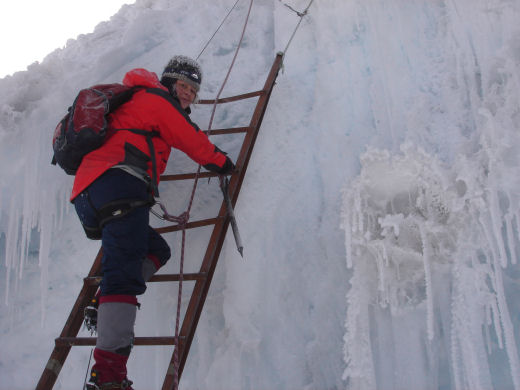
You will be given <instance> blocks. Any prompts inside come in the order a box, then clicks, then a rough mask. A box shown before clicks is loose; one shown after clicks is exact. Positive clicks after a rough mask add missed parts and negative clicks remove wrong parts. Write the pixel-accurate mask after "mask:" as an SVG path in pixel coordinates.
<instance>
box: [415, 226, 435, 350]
mask: <svg viewBox="0 0 520 390" xmlns="http://www.w3.org/2000/svg"><path fill="white" fill-rule="evenodd" d="M416 222H417V224H418V225H419V232H420V233H421V242H422V252H423V263H424V280H425V283H426V316H427V317H426V326H427V329H428V339H429V340H430V341H431V340H433V338H434V335H435V332H434V329H433V291H432V273H431V258H430V257H431V255H430V243H429V241H428V237H427V234H426V229H425V227H424V223H422V222H420V221H416Z"/></svg>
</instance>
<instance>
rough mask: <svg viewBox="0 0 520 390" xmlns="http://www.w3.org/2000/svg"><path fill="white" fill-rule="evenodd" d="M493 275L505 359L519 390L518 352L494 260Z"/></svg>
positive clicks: (500, 269) (502, 287)
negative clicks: (502, 333) (504, 346)
mask: <svg viewBox="0 0 520 390" xmlns="http://www.w3.org/2000/svg"><path fill="white" fill-rule="evenodd" d="M494 265H495V267H494V268H495V269H494V275H495V280H496V286H497V291H496V293H497V302H498V310H499V313H500V319H501V323H502V327H503V330H504V340H505V345H506V351H507V357H508V359H509V366H510V369H511V376H512V378H513V384H514V386H515V390H520V361H519V358H518V350H517V347H516V340H515V334H514V329H513V324H512V322H511V316H510V314H509V309H508V307H507V302H506V297H505V292H504V283H503V280H502V268H501V267H500V265H499V264H498V261H497V260H496V259H495V264H494Z"/></svg>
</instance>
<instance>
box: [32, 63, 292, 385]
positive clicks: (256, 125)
mask: <svg viewBox="0 0 520 390" xmlns="http://www.w3.org/2000/svg"><path fill="white" fill-rule="evenodd" d="M282 61H283V54H282V53H278V54H277V56H276V58H275V60H274V62H273V65H272V67H271V70H270V72H269V74H268V76H267V80H266V82H265V85H264V88H263V89H262V90H260V91H255V92H250V93H246V94H242V95H237V96H232V97H227V98H222V99H218V101H217V104H222V103H228V102H233V101H239V100H243V99H249V98H252V97H258V102H257V104H256V107H255V110H254V112H253V115H252V118H251V122H250V124H249V126H247V127H236V128H230V129H215V130H211V135H218V134H236V133H245V137H244V141H243V143H242V148H241V150H240V153H239V155H238V157H237V161H236V167H237V170H236V172H235V173H233V175H232V176H231V180H230V184H229V194H230V198H231V202H232V205H233V206H235V204H236V201H237V199H238V194H239V191H240V188H241V186H242V182H243V180H244V176H245V173H246V169H247V165H248V163H249V159H250V157H251V153H252V150H253V147H254V143H255V141H256V138H257V135H258V131H259V129H260V125H261V123H262V119H263V116H264V114H265V111H266V108H267V104H268V102H269V98H270V96H271V92H272V89H273V87H274V84H275V81H276V77H277V75H278V72H279V70H280V68H281V65H282ZM214 102H215V101H214V100H201V101H199V104H214ZM195 175H196V174H195V173H188V174H177V175H163V176H161V181H174V180H189V179H194V178H195ZM214 176H215V177H216V176H217V175H216V174H214V173H210V172H203V173H200V174H199V178H203V177H214ZM210 225H214V228H213V232H212V234H211V237H210V240H209V243H208V247H207V250H206V253H205V255H204V258H203V261H202V265H201V267H200V271H199V272H198V273H187V274H184V275H183V281H194V282H195V286H194V289H193V292H192V295H191V298H190V301H189V303H188V306H187V309H186V312H185V315H184V319H183V322H182V326H181V330H180V334H179V345H178V346H177V345H175V337H173V336H165V337H136V338H135V339H134V345H135V346H142V345H148V346H150V345H173V346H175V348H179V379H180V377H181V374H182V371H183V369H184V365H185V363H186V359H187V356H188V352H189V350H190V346H191V343H192V341H193V337H194V335H195V330H196V327H197V324H198V321H199V318H200V315H201V313H202V309H203V306H204V302H205V300H206V296H207V294H208V291H209V287H210V284H211V280H212V277H213V274H214V271H215V268H216V265H217V262H218V258H219V255H220V251H221V249H222V245H223V243H224V239H225V236H226V232H227V229H228V226H229V218H228V216H227V212H226V205H225V203H224V202H222V205H221V207H220V211H219V214H218V216H217V217H215V218H208V219H203V220H198V221H192V222H189V223H188V224H187V226H186V229H194V228H198V227H202V226H210ZM156 230H157V231H158V232H159V233H160V234H164V233H169V232H174V231H179V230H180V228H179V227H178V226H177V225H174V226H166V227H161V228H157V229H156ZM102 255H103V251H102V248H101V249H100V250H99V252H98V254H97V256H96V258H95V260H94V263H93V265H92V267H91V269H90V271H89V273H88V276H87V277H86V278H85V279H84V281H83V287H82V289H81V291H80V293H79V294H78V297H77V299H76V302H75V303H74V305H73V307H72V310H71V312H70V314H69V316H68V318H67V320H66V322H65V325H64V327H63V330H62V331H61V333H60V336H59V337H58V338H56V340H55V346H54V349H53V351H52V352H51V355H50V357H49V360H48V362H47V364H46V366H45V368H44V370H43V372H42V375H41V377H40V379H39V381H38V384H37V385H36V390H50V389H52V388H53V387H54V384H55V383H56V380H57V379H58V376H59V373H60V371H61V369H62V367H63V365H64V364H65V360H66V359H67V357H68V354H69V352H70V350H71V348H72V346H93V345H95V344H96V337H77V335H78V333H79V331H80V329H81V326H82V324H83V311H84V309H85V307H86V306H87V305H88V304H89V302H90V300H91V299H92V297H93V296H94V294H95V292H96V290H97V287H98V285H99V282H100V281H101V277H100V275H101V258H102ZM179 278H180V277H179V275H178V274H160V275H155V276H153V277H152V278H151V279H150V280H149V282H175V281H179ZM173 353H175V350H174V351H173ZM173 353H172V358H171V361H170V364H169V366H168V369H167V372H166V375H165V379H164V383H163V387H162V389H163V390H166V389H168V390H171V389H173V379H174V371H173V369H174V368H173V357H174V355H173Z"/></svg>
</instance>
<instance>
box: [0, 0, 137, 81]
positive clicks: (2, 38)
mask: <svg viewBox="0 0 520 390" xmlns="http://www.w3.org/2000/svg"><path fill="white" fill-rule="evenodd" d="M133 3H135V0H25V1H19V0H18V1H17V0H14V1H13V0H4V1H2V4H1V5H0V56H1V60H0V78H2V77H5V76H6V75H9V74H12V73H14V72H17V71H20V70H25V69H26V68H27V66H28V65H30V64H32V63H33V62H35V61H41V60H43V58H44V57H45V56H46V55H47V54H49V53H51V52H52V51H54V50H55V49H57V48H59V47H63V46H65V44H66V42H67V40H69V39H71V38H72V39H75V38H76V37H77V36H78V35H80V34H87V33H90V32H92V31H94V28H95V27H96V25H97V24H98V23H100V22H102V21H104V20H109V19H110V17H111V16H112V15H114V14H115V13H116V12H117V11H118V10H119V9H120V8H121V6H122V5H123V4H133Z"/></svg>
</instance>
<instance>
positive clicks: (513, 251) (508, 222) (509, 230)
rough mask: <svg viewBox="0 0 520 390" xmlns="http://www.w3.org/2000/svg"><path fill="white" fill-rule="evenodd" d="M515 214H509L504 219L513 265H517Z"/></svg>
mask: <svg viewBox="0 0 520 390" xmlns="http://www.w3.org/2000/svg"><path fill="white" fill-rule="evenodd" d="M513 218H514V216H513V214H511V213H507V214H506V215H505V217H504V220H505V222H506V233H507V246H508V247H509V254H510V255H511V256H510V257H511V264H516V246H515V239H514V236H513Z"/></svg>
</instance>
